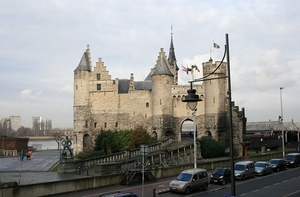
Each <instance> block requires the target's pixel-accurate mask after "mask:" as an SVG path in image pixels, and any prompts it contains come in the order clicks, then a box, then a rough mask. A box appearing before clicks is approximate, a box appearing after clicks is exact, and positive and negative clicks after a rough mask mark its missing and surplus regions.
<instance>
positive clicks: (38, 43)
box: [0, 0, 300, 128]
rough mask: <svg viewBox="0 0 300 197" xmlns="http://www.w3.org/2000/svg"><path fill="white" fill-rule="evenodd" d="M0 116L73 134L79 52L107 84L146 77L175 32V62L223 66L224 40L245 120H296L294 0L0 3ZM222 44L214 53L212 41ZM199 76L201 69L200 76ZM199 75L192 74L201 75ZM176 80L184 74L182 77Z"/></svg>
mask: <svg viewBox="0 0 300 197" xmlns="http://www.w3.org/2000/svg"><path fill="white" fill-rule="evenodd" d="M0 7H1V9H0V21H1V23H0V24H1V27H0V43H1V45H0V46H1V48H0V50H1V53H0V66H1V72H0V84H1V85H0V95H1V96H0V118H7V117H9V116H21V120H22V126H26V127H31V118H32V116H42V117H43V119H51V120H52V127H53V128H57V127H59V128H69V127H73V78H74V70H75V68H76V67H77V66H78V64H79V61H80V59H81V56H82V54H83V52H84V51H85V50H86V46H87V45H90V49H91V55H92V63H93V67H94V66H95V62H96V61H97V60H98V58H102V60H103V61H104V62H105V66H106V67H107V69H108V70H109V74H110V75H111V76H112V78H113V79H114V78H120V79H124V78H126V79H129V78H130V73H134V78H135V80H136V81H139V80H140V81H141V80H144V79H145V78H146V76H147V74H148V73H149V72H150V69H151V68H152V67H153V66H154V65H155V63H156V60H157V56H158V53H159V51H160V48H164V51H165V52H166V54H167V55H168V52H169V47H170V38H171V26H173V31H172V32H173V41H174V48H175V54H176V59H177V64H178V66H179V67H180V68H181V66H182V65H184V66H190V65H191V64H196V65H198V66H200V67H201V66H202V63H203V62H206V61H208V60H209V57H210V56H212V58H213V59H214V60H221V59H222V56H223V52H224V45H225V34H226V33H228V34H229V42H230V44H229V46H230V63H231V83H232V100H233V101H235V105H237V106H239V107H240V108H242V107H244V108H245V112H246V117H247V120H248V122H254V121H268V120H270V119H271V120H277V119H278V116H279V115H280V114H281V102H280V101H281V100H280V87H284V89H283V90H282V108H283V117H284V121H286V122H288V121H291V120H292V119H294V122H300V102H299V98H300V66H299V64H300V39H299V33H300V23H299V19H300V12H299V10H300V1H299V0H289V1H286V0H264V1H259V0H252V1H226V0H224V1H221V0H220V1H196V0H185V1H184V0H164V1H161V0H151V1H150V0H123V1H120V0H112V1H108V0H103V1H96V0H84V1H78V0H51V1H40V0H35V1H34V0H27V1H17V0H9V1H6V0H0ZM213 41H214V42H216V43H217V44H218V45H220V47H221V48H220V49H218V50H217V49H214V48H213V47H212V43H213ZM200 73H201V72H200ZM198 75H199V76H195V77H201V76H200V74H198ZM179 78H180V79H179V83H180V84H188V81H189V80H191V76H190V75H186V73H184V72H182V71H180V73H179Z"/></svg>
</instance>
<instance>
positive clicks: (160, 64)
mask: <svg viewBox="0 0 300 197" xmlns="http://www.w3.org/2000/svg"><path fill="white" fill-rule="evenodd" d="M153 75H170V76H174V75H173V73H172V72H171V71H170V69H169V66H168V62H167V58H166V55H165V52H164V50H163V48H161V49H160V52H159V56H158V58H157V61H156V65H155V67H154V72H153V74H152V75H151V76H153Z"/></svg>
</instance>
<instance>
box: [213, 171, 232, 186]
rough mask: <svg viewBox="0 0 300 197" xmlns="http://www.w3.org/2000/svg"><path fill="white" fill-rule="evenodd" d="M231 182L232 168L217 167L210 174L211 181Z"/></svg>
mask: <svg viewBox="0 0 300 197" xmlns="http://www.w3.org/2000/svg"><path fill="white" fill-rule="evenodd" d="M229 182H231V170H230V168H216V169H214V171H213V172H212V174H211V175H210V183H220V184H223V185H225V184H226V183H229Z"/></svg>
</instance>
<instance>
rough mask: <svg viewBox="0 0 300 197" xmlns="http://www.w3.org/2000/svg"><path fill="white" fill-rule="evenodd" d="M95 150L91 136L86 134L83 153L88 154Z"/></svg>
mask: <svg viewBox="0 0 300 197" xmlns="http://www.w3.org/2000/svg"><path fill="white" fill-rule="evenodd" d="M92 149H93V143H92V139H91V136H90V135H89V134H85V135H84V136H83V152H88V151H91V150H92Z"/></svg>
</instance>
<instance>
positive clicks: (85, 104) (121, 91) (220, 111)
mask: <svg viewBox="0 0 300 197" xmlns="http://www.w3.org/2000/svg"><path fill="white" fill-rule="evenodd" d="M117 56H118V55H117V54H116V57H117ZM140 64H141V65H140V66H141V67H143V68H145V66H147V65H142V64H143V62H140ZM202 67H203V75H204V76H206V75H208V77H207V78H206V79H214V80H206V81H203V83H194V87H193V88H194V89H196V90H197V92H196V93H197V94H198V95H199V96H200V97H201V98H202V100H203V101H201V102H198V106H197V111H196V128H197V130H196V132H197V138H201V137H202V136H210V137H212V138H214V139H216V140H217V141H219V142H221V143H222V144H224V145H225V146H226V147H229V145H230V130H229V126H228V125H229V116H228V114H229V113H228V86H227V85H228V82H227V77H226V72H227V71H226V70H227V63H225V62H220V61H216V62H213V60H212V59H210V60H209V61H207V62H204V63H203V64H202ZM149 70H150V72H149V75H148V76H147V77H146V78H145V80H144V81H135V80H134V75H133V73H131V75H130V78H129V79H119V78H115V79H112V78H111V75H110V74H109V71H108V69H107V67H106V66H105V65H104V62H103V61H102V59H101V58H99V59H98V61H97V62H96V66H95V67H94V68H93V67H92V62H91V54H90V49H89V46H88V47H87V49H86V52H84V54H83V56H82V58H81V60H80V62H79V65H78V66H77V68H76V69H75V70H74V107H73V113H74V127H73V128H74V133H73V134H74V136H73V139H74V153H75V155H76V154H78V153H79V152H81V151H85V150H88V149H89V148H90V147H93V146H94V140H95V137H96V136H97V134H98V133H99V132H100V131H106V130H111V131H115V130H130V129H135V128H136V126H138V125H139V126H142V127H144V128H145V129H146V130H147V131H148V133H149V134H150V135H151V136H153V137H155V138H157V139H158V140H161V139H165V138H170V137H172V138H173V139H174V140H176V141H181V136H182V134H181V133H182V125H183V123H184V122H185V121H192V111H191V110H190V109H189V108H188V107H187V105H186V103H184V102H182V100H184V99H185V96H186V95H187V90H189V89H190V85H189V84H188V83H187V84H186V85H178V70H179V68H178V66H177V61H176V57H175V51H174V47H173V38H171V44H170V50H169V56H168V57H167V56H166V53H165V52H164V50H163V48H162V49H160V51H159V53H158V56H157V59H156V64H155V66H154V67H153V68H152V69H149ZM123 71H126V69H125V68H124V69H123ZM231 104H232V116H233V119H232V120H233V132H234V136H233V138H234V153H235V155H236V156H242V145H241V142H242V140H243V134H244V133H245V124H246V118H245V112H244V109H242V110H239V107H237V106H234V102H232V103H231Z"/></svg>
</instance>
